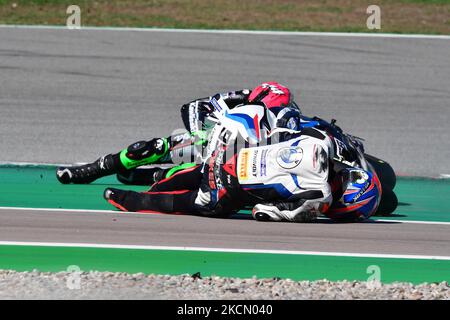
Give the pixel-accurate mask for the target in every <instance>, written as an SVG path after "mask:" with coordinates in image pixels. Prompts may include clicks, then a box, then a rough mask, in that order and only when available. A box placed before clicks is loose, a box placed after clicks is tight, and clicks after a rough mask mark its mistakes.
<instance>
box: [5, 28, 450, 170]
mask: <svg viewBox="0 0 450 320" xmlns="http://www.w3.org/2000/svg"><path fill="white" fill-rule="evenodd" d="M449 52H450V41H447V40H439V41H436V40H431V39H408V38H398V39H395V38H359V37H320V36H318V37H315V36H311V35H309V36H301V35H293V36H282V37H280V36H277V35H252V34H220V33H217V34H206V33H169V32H164V33H163V32H133V31H127V32H123V31H107V32H106V31H105V32H97V31H76V30H51V29H47V30H45V29H41V30H39V29H35V30H31V29H17V28H1V29H0V136H1V137H2V139H1V140H0V150H2V154H1V156H0V160H2V161H28V162H36V161H37V162H53V163H71V162H86V161H92V160H94V159H96V158H97V156H98V155H99V154H103V153H108V152H114V151H118V150H119V149H121V148H123V147H125V146H127V145H128V144H130V143H132V142H134V141H136V140H140V139H148V138H151V137H153V136H159V135H167V134H170V132H171V129H172V128H176V127H181V126H182V123H181V120H180V119H179V106H180V105H181V104H182V103H184V102H186V101H188V100H190V99H193V98H196V97H202V96H206V95H209V94H211V93H214V92H217V91H224V90H225V91H226V90H232V89H237V88H242V87H252V86H254V85H256V84H257V83H259V82H262V81H267V80H278V81H280V82H282V83H285V84H287V85H289V86H290V87H291V88H292V89H293V91H294V92H295V93H296V96H297V100H298V102H299V103H300V105H301V106H302V107H303V109H304V112H305V113H307V114H317V115H319V116H321V117H324V118H325V119H331V118H336V119H338V124H340V125H341V126H342V127H343V128H344V129H345V130H347V131H349V132H351V133H353V134H355V135H357V136H361V137H364V138H366V145H367V149H368V150H367V151H368V152H369V153H372V154H375V155H377V156H380V157H382V158H384V159H386V160H387V161H390V162H391V163H392V165H393V166H394V168H395V169H396V171H397V172H398V173H403V174H408V175H431V176H437V175H439V174H448V173H450V168H449V166H448V161H447V160H448V159H449V158H450V139H448V137H449V136H450V128H449V126H448V123H450V107H449V106H450V55H449V54H448V53H449Z"/></svg>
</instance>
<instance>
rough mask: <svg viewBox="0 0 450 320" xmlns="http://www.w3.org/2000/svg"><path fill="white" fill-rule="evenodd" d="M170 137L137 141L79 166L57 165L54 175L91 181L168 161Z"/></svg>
mask: <svg viewBox="0 0 450 320" xmlns="http://www.w3.org/2000/svg"><path fill="white" fill-rule="evenodd" d="M170 143H171V138H155V139H152V140H150V141H139V142H136V143H133V144H132V145H130V146H129V147H128V148H127V149H124V150H122V151H121V152H119V153H116V154H108V155H106V156H103V157H101V158H99V159H98V160H96V161H94V162H92V163H88V164H85V165H81V166H71V167H59V168H58V169H57V171H56V176H57V178H58V180H59V181H60V182H61V183H64V184H66V183H78V184H85V183H91V182H93V181H95V180H97V179H99V178H101V177H104V176H108V175H111V174H114V173H126V172H127V171H128V170H132V169H134V168H136V167H138V166H142V165H148V164H154V163H170V162H171V156H170Z"/></svg>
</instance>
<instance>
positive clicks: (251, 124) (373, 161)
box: [119, 97, 398, 221]
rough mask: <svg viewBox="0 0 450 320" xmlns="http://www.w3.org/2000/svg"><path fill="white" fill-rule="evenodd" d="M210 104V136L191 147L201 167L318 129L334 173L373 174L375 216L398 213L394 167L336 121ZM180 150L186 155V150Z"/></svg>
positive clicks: (142, 176)
mask: <svg viewBox="0 0 450 320" xmlns="http://www.w3.org/2000/svg"><path fill="white" fill-rule="evenodd" d="M211 104H212V106H213V107H214V111H213V112H212V113H211V114H210V115H208V116H207V117H206V118H205V120H204V126H202V127H203V128H209V131H208V134H204V135H203V137H202V138H201V139H203V140H202V141H200V143H194V142H193V143H192V145H191V147H192V151H191V152H193V153H194V154H195V157H197V158H198V159H199V162H200V163H205V161H206V160H207V159H208V158H209V157H210V156H211V155H212V154H213V152H214V151H215V150H218V149H219V148H221V147H223V146H224V145H227V144H229V143H230V141H236V140H239V139H240V141H241V142H242V143H244V144H245V145H246V146H248V145H260V144H263V143H267V142H269V141H270V143H276V142H277V140H280V141H286V140H288V139H289V135H293V134H298V133H299V132H300V133H301V131H302V130H304V129H306V128H317V129H320V130H322V131H325V132H326V133H327V134H328V135H329V137H330V139H331V140H332V142H333V144H334V149H335V156H334V157H333V159H329V160H330V162H331V163H332V167H333V170H332V171H333V172H337V171H339V170H341V169H343V168H359V169H363V170H365V171H367V172H370V173H371V174H373V175H375V176H376V177H377V179H378V180H379V181H380V184H381V189H382V192H381V199H380V200H379V205H378V209H377V211H376V212H375V215H389V214H391V213H392V212H394V210H395V209H396V207H397V204H398V200H397V197H396V195H395V193H394V192H393V189H394V187H395V184H396V175H395V173H394V170H393V169H392V167H391V166H390V165H389V163H387V162H386V161H383V160H381V159H379V158H377V157H375V156H372V155H369V154H367V153H365V151H364V144H363V142H364V140H363V139H362V138H359V137H356V136H353V135H350V134H347V133H345V132H343V130H342V129H341V128H340V127H339V126H337V125H336V120H334V119H333V120H331V122H327V121H325V120H323V119H321V118H318V117H312V118H310V117H306V116H304V115H303V114H301V112H300V110H298V112H297V113H296V116H297V117H298V118H296V119H295V120H294V121H293V122H292V123H282V124H281V125H280V123H279V121H280V119H276V118H275V117H273V115H272V114H271V113H270V112H269V111H268V110H267V109H266V108H265V107H264V106H262V105H258V104H255V105H245V106H237V107H235V108H233V109H230V108H228V106H227V104H226V103H225V102H224V101H223V99H221V98H220V97H217V98H213V99H212V100H211ZM285 120H286V122H289V121H292V118H289V117H287V118H286V119H285ZM197 142H198V141H197ZM177 148H179V146H175V149H174V150H173V154H176V153H180V152H178V151H177ZM199 148H200V150H199ZM180 150H182V151H183V152H186V149H185V147H184V146H183V147H182V148H181V149H180ZM183 152H181V153H183ZM187 166H189V164H188V163H183V164H181V165H179V166H174V167H172V168H167V169H161V168H139V169H135V170H134V171H132V172H130V173H129V176H127V177H124V176H119V180H120V181H121V182H123V183H125V184H143V185H148V184H151V183H153V182H155V181H158V180H161V179H163V178H167V177H168V176H169V175H171V174H173V173H174V172H176V171H177V170H182V169H183V168H186V167H187ZM330 171H331V170H330ZM336 205H337V204H336ZM332 207H333V205H332ZM340 220H341V221H343V220H345V215H342V216H341V217H340Z"/></svg>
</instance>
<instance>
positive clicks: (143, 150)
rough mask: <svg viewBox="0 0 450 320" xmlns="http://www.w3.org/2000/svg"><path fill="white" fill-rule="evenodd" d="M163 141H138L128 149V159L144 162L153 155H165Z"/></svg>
mask: <svg viewBox="0 0 450 320" xmlns="http://www.w3.org/2000/svg"><path fill="white" fill-rule="evenodd" d="M164 151H165V150H164V141H163V139H153V140H150V141H138V142H135V143H133V144H132V145H130V146H129V147H128V149H127V157H128V158H130V159H131V160H142V159H145V158H148V157H150V156H152V155H153V154H155V153H156V154H163V153H164Z"/></svg>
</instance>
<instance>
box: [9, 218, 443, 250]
mask: <svg viewBox="0 0 450 320" xmlns="http://www.w3.org/2000/svg"><path fill="white" fill-rule="evenodd" d="M449 228H450V227H449V226H445V225H415V224H401V223H375V222H374V223H359V224H330V223H314V224H296V223H263V222H257V221H254V220H247V219H228V220H224V219H210V218H201V217H192V216H174V215H137V214H133V215H127V214H121V213H79V212H77V213H74V212H48V211H23V210H14V209H2V210H0V241H37V242H71V243H97V244H123V245H156V246H188V247H212V248H240V249H265V250H298V251H327V252H348V253H371V254H408V255H427V256H430V255H434V256H450V232H449Z"/></svg>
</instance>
